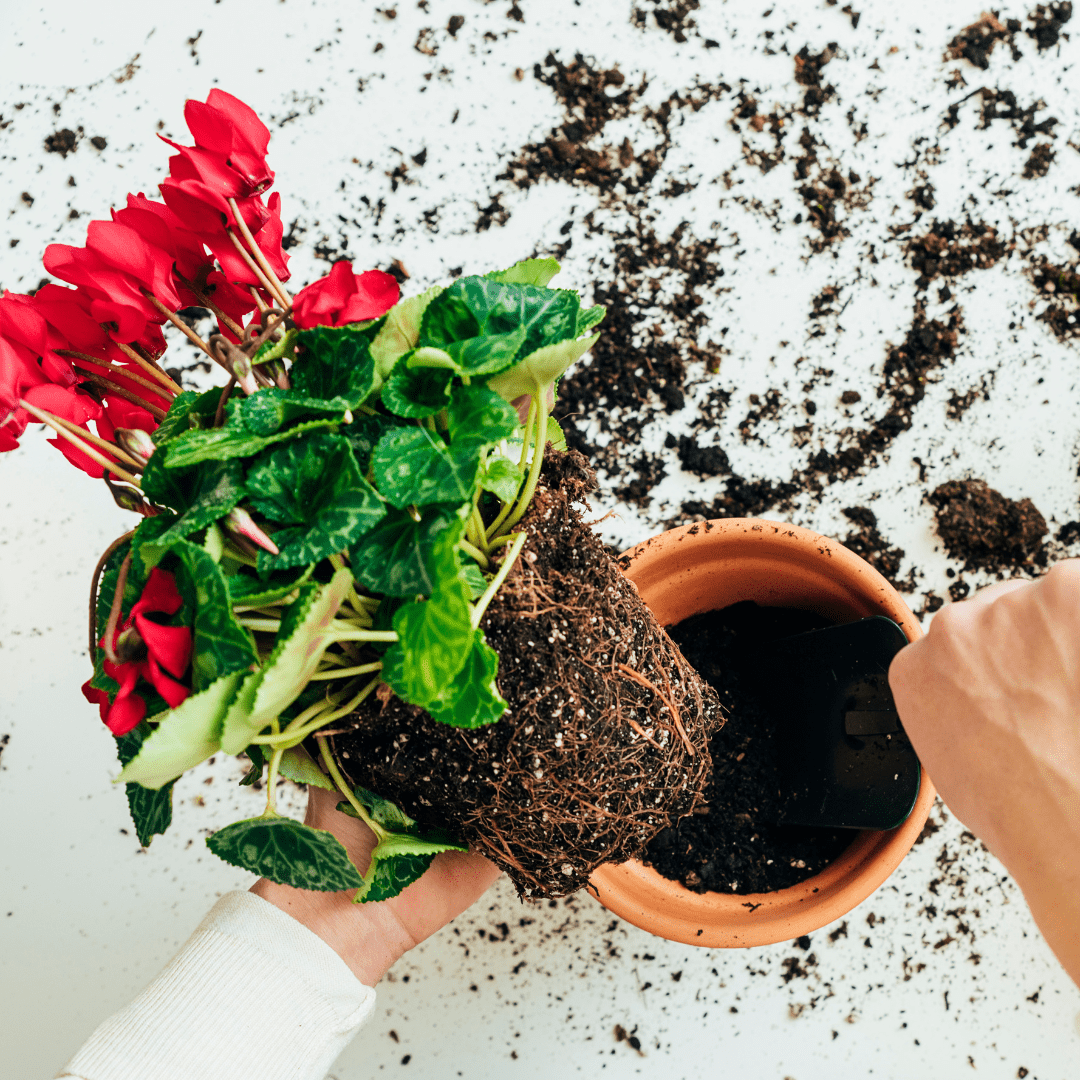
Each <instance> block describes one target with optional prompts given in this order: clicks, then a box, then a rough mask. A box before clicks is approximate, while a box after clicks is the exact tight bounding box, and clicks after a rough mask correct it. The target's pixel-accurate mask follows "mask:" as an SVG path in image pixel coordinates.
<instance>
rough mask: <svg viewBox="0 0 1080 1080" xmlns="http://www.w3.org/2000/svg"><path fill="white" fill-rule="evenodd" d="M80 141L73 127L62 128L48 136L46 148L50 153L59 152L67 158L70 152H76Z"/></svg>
mask: <svg viewBox="0 0 1080 1080" xmlns="http://www.w3.org/2000/svg"><path fill="white" fill-rule="evenodd" d="M78 143H79V136H78V135H77V134H76V133H75V132H74V131H72V130H71V128H61V129H60V130H59V131H54V132H53V133H52V134H51V135H49V136H46V139H45V150H46V151H47V152H48V153H50V154H59V155H60V156H61V157H65V158H66V157H67V156H68V154H73V153H75V151H76V150H77V149H78V148H79V147H78Z"/></svg>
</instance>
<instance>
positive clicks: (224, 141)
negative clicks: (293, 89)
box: [161, 90, 274, 199]
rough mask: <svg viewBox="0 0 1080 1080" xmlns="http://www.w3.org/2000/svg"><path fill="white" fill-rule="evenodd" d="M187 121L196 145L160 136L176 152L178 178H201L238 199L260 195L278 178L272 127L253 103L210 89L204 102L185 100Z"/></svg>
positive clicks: (172, 169) (171, 166)
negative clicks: (270, 155) (272, 162)
mask: <svg viewBox="0 0 1080 1080" xmlns="http://www.w3.org/2000/svg"><path fill="white" fill-rule="evenodd" d="M184 120H185V121H186V123H187V126H188V130H189V131H190V132H191V134H192V137H193V138H194V139H195V145H194V146H181V145H179V144H178V143H174V142H173V141H172V140H171V139H165V138H164V136H161V138H162V139H163V141H165V142H167V143H168V144H169V145H170V146H172V147H174V148H175V149H176V151H177V153H176V155H175V156H174V157H172V158H170V159H169V171H170V173H171V175H172V176H173V177H174V178H176V179H178V180H184V179H194V180H198V181H200V182H201V183H203V184H205V185H207V187H208V188H209V189H211V190H212V191H215V192H217V193H218V194H219V195H222V196H224V197H225V198H234V199H244V198H247V197H248V196H250V195H258V194H260V193H261V192H263V191H265V190H266V189H267V188H268V187H269V186H270V185H271V184H272V183H273V182H274V174H273V173H272V172H271V171H270V169H268V168H267V165H266V148H267V145H268V144H269V142H270V130H269V128H267V126H266V125H265V124H264V123H263V122H262V121H261V120H260V119H259V117H258V115H257V114H256V113H255V110H254V109H252V108H251V106H250V105H245V104H244V102H242V101H241V100H240V99H239V98H235V97H233V96H232V94H227V93H225V91H224V90H211V91H210V93H209V94H208V95H207V98H206V102H205V104H204V103H203V102H201V101H193V100H189V101H188V102H186V103H185V105H184Z"/></svg>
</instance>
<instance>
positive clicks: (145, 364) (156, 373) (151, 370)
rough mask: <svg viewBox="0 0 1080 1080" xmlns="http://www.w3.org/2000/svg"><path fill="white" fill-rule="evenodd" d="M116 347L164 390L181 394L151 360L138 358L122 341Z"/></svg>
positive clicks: (137, 354)
mask: <svg viewBox="0 0 1080 1080" xmlns="http://www.w3.org/2000/svg"><path fill="white" fill-rule="evenodd" d="M116 347H117V348H118V349H119V350H120V351H121V352H122V353H123V354H124V355H125V356H126V357H127V358H128V359H129V360H133V361H134V362H135V363H136V364H138V365H139V367H141V368H142V369H143V371H145V372H146V373H147V374H148V375H151V376H153V377H154V378H155V379H157V381H158V382H159V383H161V385H162V386H163V387H165V389H166V390H169V391H170V392H171V393H173V394H181V393H183V391H182V390H181V388H180V387H179V386H178V385H177V384H176V383H175V382H174V381H173V380H172V379H171V378H169V376H168V375H166V374H165V372H164V371H162V370H161V368H160V367H159V366H158V365H157V364H155V363H154V361H153V360H147V359H146V357H145V356H140V355H139V353H138V352H137V350H135V349H133V348H132V347H131V346H130V345H125V344H124V342H122V341H117V342H116Z"/></svg>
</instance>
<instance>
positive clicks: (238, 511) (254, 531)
mask: <svg viewBox="0 0 1080 1080" xmlns="http://www.w3.org/2000/svg"><path fill="white" fill-rule="evenodd" d="M222 524H223V525H224V526H225V529H226V531H227V532H229V533H232V534H233V535H234V536H238V537H243V538H244V539H246V540H250V541H251V543H253V544H255V545H257V546H258V547H261V548H262V549H263V551H269V552H270V554H271V555H277V554H278V552H279V551H280V548H278V546H277V544H275V543H274V541H273V540H271V539H270V537H269V536H267V535H266V533H264V532H263V531H262V529H260V528H259V526H258V525H256V524H255V522H254V520H253V519H252V517H251V515H250V514H249V513H248V512H247V511H246V510H245V509H244V508H243V507H242V506H235V507H233V509H232V510H230V511H229V513H228V515H227V516H226V517H225V519H224V520H223V522H222Z"/></svg>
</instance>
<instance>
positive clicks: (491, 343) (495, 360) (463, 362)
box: [409, 326, 526, 377]
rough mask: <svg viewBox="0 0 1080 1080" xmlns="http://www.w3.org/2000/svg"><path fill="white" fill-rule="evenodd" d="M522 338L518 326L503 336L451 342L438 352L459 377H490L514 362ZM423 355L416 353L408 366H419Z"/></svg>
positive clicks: (485, 336)
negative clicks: (444, 356) (452, 366)
mask: <svg viewBox="0 0 1080 1080" xmlns="http://www.w3.org/2000/svg"><path fill="white" fill-rule="evenodd" d="M525 337H526V329H525V327H524V326H517V327H515V328H514V329H513V330H511V331H510V332H509V333H506V334H480V335H478V336H477V337H471V338H465V339H464V340H463V341H451V342H448V343H447V345H446V346H445V348H444V349H443V350H440V351H442V352H444V353H445V354H446V355H447V356H449V357H450V359H451V361H452V362H453V364H454V370H455V371H456V372H457V373H458V374H459V375H468V376H470V377H471V376H476V375H493V374H495V372H497V371H504V370H505V369H506V368H508V367H509V366H510V365H511V364H512V363H513V362H514V359H515V358H516V357H517V355H518V353H519V352H520V351H521V347H522V345H524V344H525ZM425 351H426V350H423V349H418V350H417V351H416V352H415V353H414V354H413V356H412V357H411V358H410V359H409V364H410V366H418V364H419V361H420V358H421V354H422V353H423V352H425Z"/></svg>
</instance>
